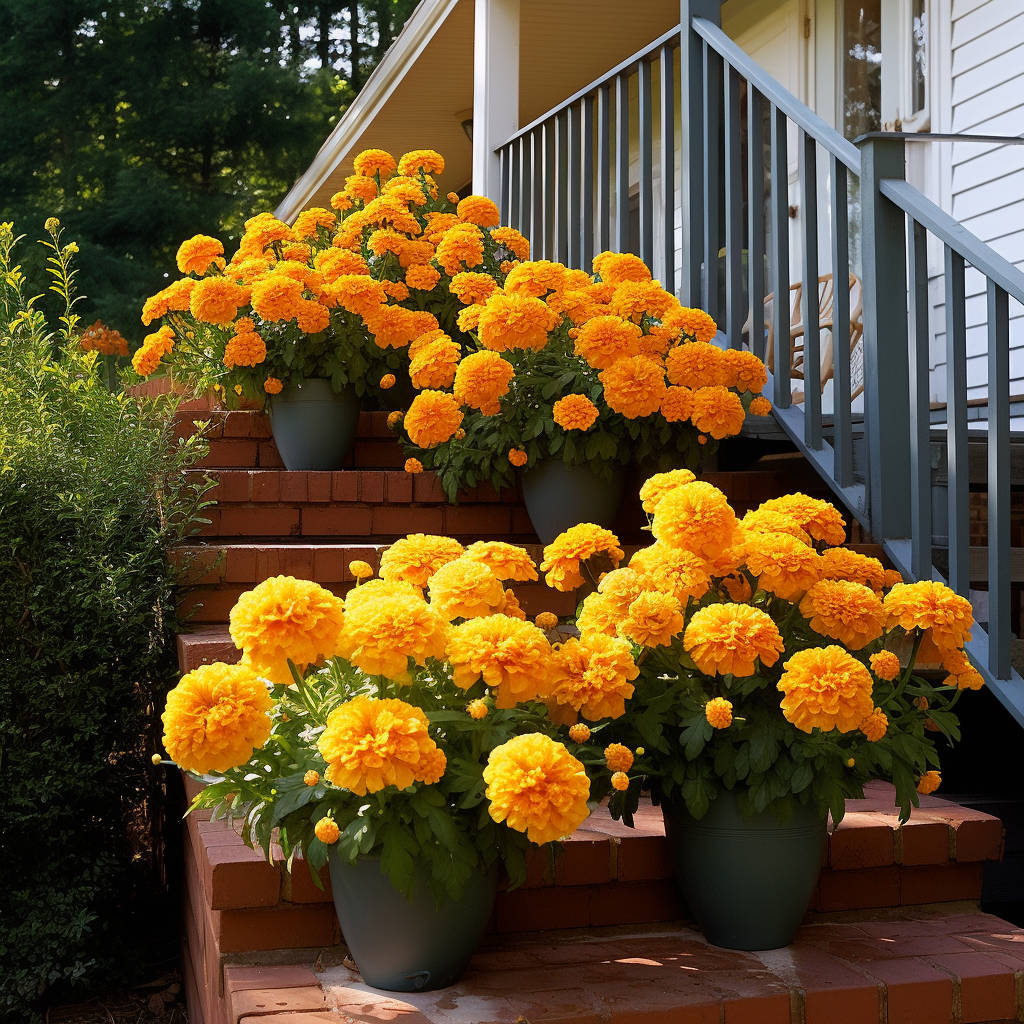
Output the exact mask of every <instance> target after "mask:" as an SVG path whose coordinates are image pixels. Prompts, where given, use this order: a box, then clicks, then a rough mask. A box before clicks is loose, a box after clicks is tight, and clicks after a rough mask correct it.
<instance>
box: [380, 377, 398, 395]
mask: <svg viewBox="0 0 1024 1024" xmlns="http://www.w3.org/2000/svg"><path fill="white" fill-rule="evenodd" d="M394 386H395V375H394V374H393V373H385V374H384V376H383V377H381V379H380V388H381V390H382V391H390V390H391V389H392V388H393V387H394Z"/></svg>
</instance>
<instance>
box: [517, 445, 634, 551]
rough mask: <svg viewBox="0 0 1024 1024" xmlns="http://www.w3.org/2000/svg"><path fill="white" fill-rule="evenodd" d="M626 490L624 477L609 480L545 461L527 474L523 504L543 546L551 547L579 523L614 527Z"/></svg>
mask: <svg viewBox="0 0 1024 1024" xmlns="http://www.w3.org/2000/svg"><path fill="white" fill-rule="evenodd" d="M622 487H623V481H622V476H621V474H618V475H616V476H615V477H614V478H613V479H611V480H607V479H604V478H603V477H600V476H598V475H597V474H596V473H595V472H594V471H593V470H591V469H590V468H589V467H587V466H569V465H566V463H564V462H562V461H560V460H559V459H545V460H544V461H543V462H538V463H537V465H535V466H533V467H532V468H531V469H528V470H527V471H526V472H525V473H524V474H523V502H524V504H525V505H526V511H527V513H528V514H529V516H530V522H531V523H533V528H534V530H535V531H536V532H537V536H538V537H539V538H540V539H541V543H543V544H550V543H551V542H552V541H553V540H554V539H555V538H556V537H557V536H558V535H559V534H560V533H562V531H563V530H567V529H569V527H570V526H575V525H576V524H577V523H595V524H596V525H597V526H611V525H612V523H614V522H615V517H616V515H617V514H618V511H619V505H620V504H621V503H622Z"/></svg>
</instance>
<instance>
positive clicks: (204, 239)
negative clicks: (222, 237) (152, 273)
mask: <svg viewBox="0 0 1024 1024" xmlns="http://www.w3.org/2000/svg"><path fill="white" fill-rule="evenodd" d="M223 255H224V245H223V243H222V242H219V241H217V239H216V238H211V237H210V236H209V235H193V236H192V237H191V238H187V239H185V241H184V242H182V243H181V245H179V246H178V252H177V254H176V255H175V257H174V259H175V262H176V263H177V264H178V270H180V271H181V272H182V273H183V274H205V273H206V271H207V270H209V269H210V265H211V264H212V263H214V262H215V261H216V260H217V258H218V257H219V256H223ZM221 265H222V266H223V261H221Z"/></svg>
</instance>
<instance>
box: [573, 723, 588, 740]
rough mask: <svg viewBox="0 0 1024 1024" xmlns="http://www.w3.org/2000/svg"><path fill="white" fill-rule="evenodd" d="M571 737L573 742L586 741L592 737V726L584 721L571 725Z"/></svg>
mask: <svg viewBox="0 0 1024 1024" xmlns="http://www.w3.org/2000/svg"><path fill="white" fill-rule="evenodd" d="M569 739H571V740H572V741H573V743H586V742H587V740H589V739H590V726H589V725H584V724H583V722H577V723H576V724H575V725H570V726H569Z"/></svg>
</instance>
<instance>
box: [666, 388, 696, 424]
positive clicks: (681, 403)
mask: <svg viewBox="0 0 1024 1024" xmlns="http://www.w3.org/2000/svg"><path fill="white" fill-rule="evenodd" d="M693 394H694V393H693V392H692V391H691V390H690V389H689V388H684V387H681V386H680V385H678V384H673V385H672V386H671V387H669V388H666V389H665V397H664V398H663V399H662V400H661V409H660V412H661V415H662V416H664V417H665V419H666V420H667V421H668V422H669V423H684V422H685V421H686V420H688V419H689V418H690V417H691V416H692V415H693Z"/></svg>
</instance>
